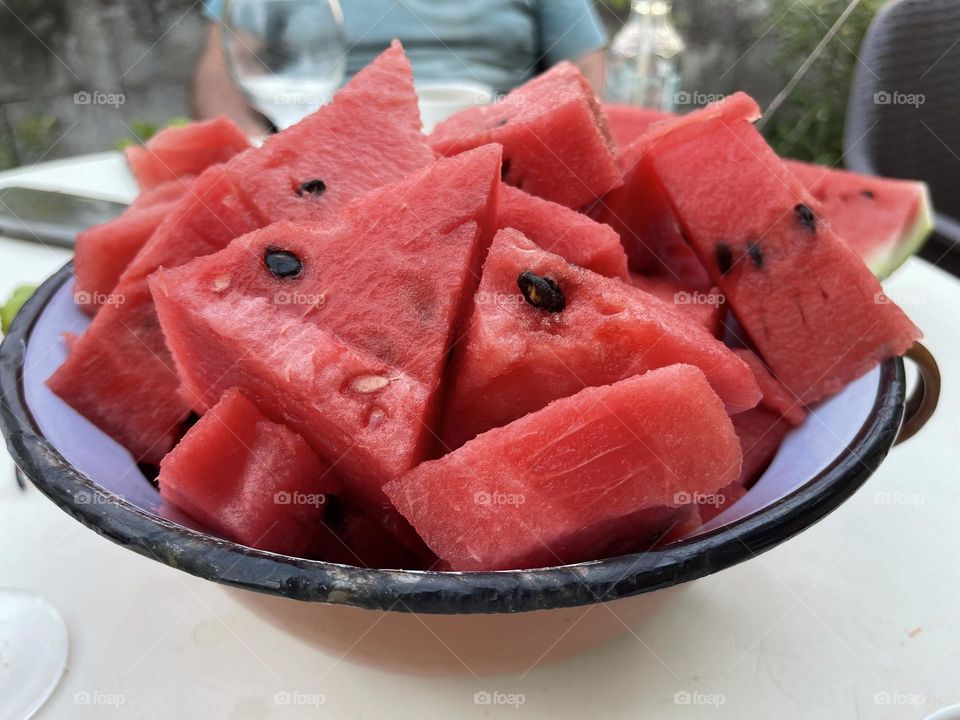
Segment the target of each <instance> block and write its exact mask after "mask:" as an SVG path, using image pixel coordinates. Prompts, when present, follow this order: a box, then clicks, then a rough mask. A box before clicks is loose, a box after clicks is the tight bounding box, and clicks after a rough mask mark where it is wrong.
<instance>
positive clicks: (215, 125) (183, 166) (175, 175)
mask: <svg viewBox="0 0 960 720" xmlns="http://www.w3.org/2000/svg"><path fill="white" fill-rule="evenodd" d="M249 148H250V140H249V139H247V136H246V135H245V134H244V132H243V131H242V130H241V129H240V128H239V127H237V126H236V125H235V124H234V123H233V121H232V120H230V119H228V118H226V117H223V116H221V117H216V118H213V119H212V120H204V121H202V122H193V123H190V124H188V125H184V126H183V127H169V128H166V129H165V130H161V131H160V132H159V133H157V134H156V135H154V136H153V137H152V138H150V140H148V141H147V143H146V145H133V146H131V147H129V148H127V149H126V156H127V162H128V163H129V164H130V170H131V171H132V172H133V175H134V177H136V179H137V182H138V183H139V185H140V187H141V188H142V189H144V190H150V189H152V188H155V187H157V186H159V185H163V184H164V183H168V182H171V181H173V180H177V179H179V178H185V177H190V176H194V175H199V174H200V173H202V172H203V171H204V170H206V169H207V168H208V167H211V166H213V165H219V164H221V163H225V162H227V161H228V160H230V159H231V158H233V157H234V156H235V155H237V154H239V153H242V152H243V151H244V150H247V149H249Z"/></svg>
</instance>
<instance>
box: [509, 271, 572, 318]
mask: <svg viewBox="0 0 960 720" xmlns="http://www.w3.org/2000/svg"><path fill="white" fill-rule="evenodd" d="M517 286H518V287H519V288H520V292H522V293H523V299H524V300H526V301H527V302H528V303H530V304H531V305H533V306H534V307H535V308H537V310H543V311H545V312H552V313H555V312H560V311H561V310H563V309H564V308H565V307H566V306H567V300H566V298H564V296H563V290H561V289H560V286H559V285H557V284H556V283H555V282H554V281H553V280H551V279H550V278H548V277H541V276H540V275H535V274H534V273H532V272H522V273H520V275H519V276H518V277H517Z"/></svg>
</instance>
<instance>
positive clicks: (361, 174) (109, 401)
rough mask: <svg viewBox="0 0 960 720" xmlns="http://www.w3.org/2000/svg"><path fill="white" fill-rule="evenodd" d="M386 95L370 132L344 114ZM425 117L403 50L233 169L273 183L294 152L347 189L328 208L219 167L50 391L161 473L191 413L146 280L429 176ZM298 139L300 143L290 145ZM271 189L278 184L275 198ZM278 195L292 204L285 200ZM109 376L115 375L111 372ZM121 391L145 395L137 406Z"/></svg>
mask: <svg viewBox="0 0 960 720" xmlns="http://www.w3.org/2000/svg"><path fill="white" fill-rule="evenodd" d="M387 86H390V89H389V90H388V87H387ZM380 92H384V93H387V95H388V97H390V98H393V100H392V101H390V102H387V103H386V105H384V106H383V107H381V106H380V105H376V104H371V105H370V106H369V107H368V108H366V112H367V114H368V116H369V117H370V120H371V122H370V123H367V122H366V121H364V123H362V124H358V123H347V124H344V123H343V110H342V109H341V108H340V106H339V105H338V102H339V98H340V97H341V96H345V101H344V102H345V104H346V105H347V106H348V107H350V108H351V109H352V110H353V111H356V102H357V98H358V97H363V98H368V99H369V98H371V97H372V96H373V95H376V94H377V93H380ZM398 98H406V102H407V103H408V105H409V107H407V108H406V110H401V108H400V107H399V105H398V100H397V99H398ZM371 102H372V101H371ZM374 108H380V109H381V110H383V112H384V113H386V114H385V115H383V116H382V117H379V119H380V122H379V123H374V122H373V120H374V119H376V118H377V117H378V116H377V114H376V113H373V112H372V110H373V109H374ZM417 112H418V111H417V109H416V98H415V96H414V94H413V89H412V80H411V73H410V67H409V63H407V61H406V58H405V56H404V55H403V52H402V50H401V49H400V48H399V47H396V46H395V47H394V48H392V49H391V50H388V51H387V52H386V53H384V54H383V55H381V56H380V57H379V58H377V59H376V60H374V62H373V63H372V64H371V65H369V66H368V67H367V68H365V69H364V70H362V71H361V72H359V73H357V75H356V76H354V78H353V79H352V80H351V82H350V83H349V84H348V85H347V86H346V87H345V88H344V89H343V90H341V91H340V93H338V94H337V96H336V97H335V98H334V100H333V102H332V103H331V104H329V105H327V106H324V107H323V108H321V109H320V110H319V111H318V112H317V113H316V114H314V115H313V116H311V117H309V118H307V119H306V120H304V121H303V122H302V123H301V124H300V125H298V126H296V127H295V128H291V129H290V130H288V131H285V132H283V133H280V134H279V135H277V136H276V138H274V139H273V140H272V141H271V143H269V145H268V147H265V148H254V149H251V150H249V151H247V152H246V153H244V154H242V155H241V156H239V157H237V158H234V159H233V160H232V161H231V167H240V166H242V167H245V168H248V172H254V168H255V167H256V166H257V162H258V161H257V158H259V157H261V153H262V154H263V157H264V158H265V160H264V161H263V163H262V167H261V170H262V171H263V172H265V173H267V174H270V171H269V169H268V168H269V167H270V163H271V162H274V161H279V160H280V159H282V158H283V157H286V156H288V155H289V154H291V153H294V152H295V153H296V154H297V155H298V159H297V161H296V163H294V165H292V167H296V168H298V169H299V170H304V171H306V170H308V169H310V168H323V169H324V170H325V172H328V173H330V174H328V176H327V177H328V179H329V178H332V177H334V175H335V176H336V177H337V178H338V183H337V190H336V192H331V193H330V194H329V195H326V196H325V197H324V196H323V195H321V196H317V194H316V193H305V194H304V195H303V197H300V196H299V195H297V194H296V192H295V189H294V188H291V187H290V186H289V183H287V184H285V185H283V190H287V191H289V193H288V197H287V198H286V199H284V198H282V197H281V196H279V195H276V194H275V193H274V194H271V193H270V192H267V191H266V190H265V191H264V193H265V194H264V195H263V196H262V197H253V196H251V195H249V194H248V192H241V191H240V186H239V185H238V184H237V183H238V182H239V183H242V184H243V187H244V188H246V189H247V190H249V188H250V187H252V185H251V183H255V182H256V181H255V179H252V178H250V177H246V176H240V175H237V174H236V173H232V172H229V171H228V170H227V169H226V168H225V167H221V166H216V167H212V168H209V169H208V170H207V171H205V172H204V173H203V174H202V175H201V176H200V178H198V179H197V182H196V185H195V186H193V188H192V189H191V192H189V193H188V194H187V195H186V196H185V197H184V198H183V200H182V201H181V202H179V203H178V204H177V205H176V207H174V209H173V211H172V212H171V213H170V215H169V216H168V217H167V219H166V220H165V221H164V222H163V223H162V224H161V225H160V227H159V228H157V231H156V232H155V233H154V235H153V236H152V237H151V238H150V240H149V241H148V242H147V244H146V246H144V248H143V249H142V250H141V251H140V252H139V253H138V255H137V256H136V258H134V260H133V261H132V262H131V263H130V265H129V267H128V268H127V269H126V271H125V272H124V274H123V276H122V278H121V282H120V283H119V284H118V286H117V288H116V290H115V291H114V294H115V295H117V298H118V299H117V301H116V304H114V305H111V307H109V308H106V309H105V310H104V311H101V312H100V313H98V315H97V317H96V318H95V320H94V322H93V324H92V325H91V326H90V328H89V329H88V330H87V332H86V333H85V334H84V336H83V337H82V338H81V339H80V340H79V341H78V342H77V344H76V347H75V348H74V351H73V352H72V353H71V355H70V356H69V357H68V359H67V362H66V363H65V364H64V365H63V367H61V368H60V369H59V370H58V371H57V372H56V373H55V374H54V376H53V377H52V378H51V379H50V386H51V388H53V389H54V391H55V392H56V393H57V394H58V395H60V396H61V397H62V398H63V399H64V400H66V401H67V402H68V403H70V405H72V406H73V407H74V408H75V409H77V410H79V411H80V412H81V413H82V414H83V415H84V416H86V417H87V418H88V419H90V420H91V421H93V422H94V423H95V424H96V425H98V426H99V427H100V428H102V429H103V430H104V431H106V432H107V433H109V434H110V435H111V436H113V437H114V438H116V439H118V440H121V441H122V442H123V444H124V445H125V446H126V447H127V449H128V450H130V452H131V453H132V454H133V455H134V457H135V458H137V459H138V460H144V461H146V462H150V463H153V464H156V463H158V462H159V460H160V458H162V457H163V455H164V454H165V453H166V452H167V451H168V450H169V449H170V447H171V446H172V442H173V441H174V439H175V438H176V436H177V433H178V432H179V430H178V428H179V424H180V422H181V421H182V420H183V419H184V417H185V416H186V414H187V413H188V411H189V407H188V406H187V405H186V404H184V403H182V402H177V393H176V389H177V386H178V383H177V379H176V377H175V374H174V373H173V372H172V368H173V362H172V359H171V358H170V355H169V352H168V351H167V350H166V346H165V344H164V341H163V336H162V333H161V331H160V326H159V323H158V321H157V319H156V313H155V311H154V308H153V303H152V301H151V299H150V294H149V290H148V288H147V285H146V279H147V277H148V276H149V275H150V274H151V273H152V272H154V271H155V270H156V269H157V268H158V267H160V266H164V267H168V268H169V267H176V266H179V265H183V264H184V263H186V262H189V261H190V260H191V259H193V258H195V257H198V256H202V255H207V254H210V253H214V252H217V251H218V250H221V249H222V248H224V247H226V245H227V244H228V243H229V242H230V241H231V240H233V239H234V238H236V237H238V236H240V235H243V234H244V233H247V232H250V231H252V230H255V229H257V228H259V227H262V226H263V225H264V224H265V223H266V221H267V220H272V219H275V218H276V216H277V215H278V214H280V213H283V212H287V211H289V212H290V213H291V215H292V216H296V217H300V218H307V217H308V218H310V219H312V220H314V221H316V222H323V221H327V220H329V219H330V218H333V217H336V216H337V215H338V214H339V212H340V211H342V210H343V209H344V207H345V206H346V204H347V203H348V201H349V200H351V199H353V198H354V197H356V196H357V195H359V194H361V193H362V192H365V191H369V190H372V189H374V188H377V187H380V186H382V185H384V184H387V183H390V182H395V181H397V180H399V179H400V178H401V177H403V176H404V175H406V174H407V173H410V172H413V171H415V170H418V169H420V168H422V167H424V166H425V165H427V164H428V163H430V162H432V161H433V153H432V152H431V151H430V149H429V148H428V147H427V146H426V145H425V142H424V139H423V137H422V136H420V135H419V134H411V133H410V131H409V127H408V125H409V123H410V118H414V117H417ZM395 115H396V116H397V117H399V118H401V119H396V118H395V117H394V116H395ZM403 118H406V119H403ZM328 122H329V123H330V124H331V127H330V128H328V127H327V123H328ZM353 128H356V132H354V130H353ZM378 128H379V131H378ZM288 132H289V133H291V136H292V137H294V138H295V139H296V141H295V143H290V142H287V141H285V140H284V138H285V137H287V133H288ZM331 132H334V133H335V134H336V137H337V140H336V142H334V141H332V140H331V135H330V133H331ZM378 132H379V134H378ZM310 133H315V134H316V138H317V139H316V141H313V140H311V136H310ZM292 145H295V146H296V147H295V148H294V147H292ZM276 179H277V178H273V180H276ZM272 182H273V181H270V182H268V184H269V185H271V187H272V186H273V185H272ZM277 192H280V193H281V195H283V192H282V191H281V190H277ZM351 193H353V195H351ZM290 198H293V200H292V201H291V200H290ZM248 199H249V201H250V202H248ZM121 298H122V299H121ZM106 310H109V312H107V311H106ZM118 348H123V349H124V355H123V360H122V361H120V360H117V359H116V358H115V355H116V354H117V351H118ZM108 367H109V368H110V369H111V374H110V375H106V374H104V372H102V369H103V368H108ZM120 388H140V389H141V390H140V392H136V393H133V394H131V393H130V392H121V391H120ZM131 418H136V419H135V420H133V419H131Z"/></svg>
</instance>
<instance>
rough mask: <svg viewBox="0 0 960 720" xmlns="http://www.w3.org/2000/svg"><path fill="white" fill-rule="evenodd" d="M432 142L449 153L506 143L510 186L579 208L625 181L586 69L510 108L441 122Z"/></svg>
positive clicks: (566, 70)
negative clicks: (585, 77)
mask: <svg viewBox="0 0 960 720" xmlns="http://www.w3.org/2000/svg"><path fill="white" fill-rule="evenodd" d="M429 142H430V145H431V146H433V149H434V150H436V151H437V152H438V153H440V154H442V155H456V154H457V153H461V152H463V151H465V150H469V149H471V148H475V147H479V146H481V145H486V144H487V143H499V144H501V145H503V158H504V160H503V178H504V180H506V182H508V183H509V184H511V185H513V186H514V187H518V188H520V189H522V190H525V191H526V192H528V193H531V194H533V195H537V196H539V197H542V198H545V199H547V200H551V201H552V202H555V203H558V204H560V205H566V206H567V207H569V208H573V209H574V210H578V209H580V208H581V207H583V206H585V205H587V204H589V203H591V202H593V201H594V200H596V199H597V198H598V197H600V196H601V195H603V194H604V193H605V192H607V191H609V190H611V189H612V188H614V187H617V186H618V185H620V183H621V180H622V179H621V177H620V171H619V170H618V168H617V163H616V159H615V158H614V155H613V151H612V148H611V143H610V136H609V134H608V132H607V128H606V121H605V120H604V118H603V114H602V113H601V112H600V105H599V103H598V102H597V99H596V98H595V97H594V95H593V91H592V90H591V89H590V86H589V84H588V83H587V81H586V80H585V79H584V77H583V75H581V74H580V71H579V70H577V69H576V68H575V67H574V66H573V65H571V64H570V63H566V62H564V63H559V64H557V65H555V66H554V67H553V68H551V69H550V70H548V71H547V72H545V73H543V74H542V75H540V76H538V77H536V78H534V79H533V80H531V81H529V82H528V83H526V84H525V85H522V86H521V87H519V88H517V89H515V90H514V91H513V92H511V93H510V94H509V95H507V97H506V98H505V99H504V100H503V101H502V102H498V103H495V104H493V105H487V106H484V107H475V108H470V109H469V110H464V111H463V112H460V113H458V114H456V115H454V116H453V117H451V118H449V119H447V120H446V121H444V122H442V123H440V125H439V126H438V127H437V128H436V130H434V131H433V134H432V135H431V136H430V138H429Z"/></svg>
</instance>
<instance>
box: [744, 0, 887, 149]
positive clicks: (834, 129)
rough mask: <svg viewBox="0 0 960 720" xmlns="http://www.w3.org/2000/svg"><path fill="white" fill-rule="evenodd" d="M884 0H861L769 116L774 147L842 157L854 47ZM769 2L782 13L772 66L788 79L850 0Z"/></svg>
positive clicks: (768, 129)
mask: <svg viewBox="0 0 960 720" xmlns="http://www.w3.org/2000/svg"><path fill="white" fill-rule="evenodd" d="M884 1H885V0H861V2H860V5H859V6H858V7H857V8H856V10H854V11H853V13H852V14H851V15H850V17H848V18H847V20H846V22H845V23H844V25H843V27H841V29H840V31H839V32H838V33H837V35H836V37H834V38H833V39H832V40H831V41H830V43H829V44H828V45H827V46H826V48H825V49H824V51H823V53H822V54H821V55H820V57H819V58H818V59H817V60H816V62H814V64H813V65H812V66H811V67H810V69H809V70H808V71H807V74H806V76H805V77H804V78H803V80H802V81H801V82H800V83H799V84H798V85H797V87H796V88H795V89H794V91H793V93H792V94H791V95H790V97H789V98H787V100H786V102H784V104H783V105H782V106H781V107H780V109H779V110H778V111H777V113H776V115H774V116H773V117H771V118H770V119H769V120H768V122H767V125H766V128H765V134H766V136H767V140H768V141H769V142H770V144H771V145H773V147H774V148H775V149H776V150H777V152H778V153H780V154H781V155H783V156H785V157H792V158H797V159H799V160H808V161H811V162H818V163H823V164H826V165H834V164H839V163H840V159H841V157H842V155H843V149H842V143H843V125H844V120H845V118H846V113H847V98H848V96H849V92H850V83H851V82H852V80H853V72H854V69H855V68H856V65H857V63H858V60H857V57H856V54H855V53H857V52H858V51H859V49H860V43H861V42H862V41H863V36H864V34H865V33H866V31H867V28H868V27H869V25H870V21H871V20H872V19H873V16H874V15H875V14H876V12H877V10H878V9H879V8H880V6H881V5H883V4H884ZM771 5H772V7H771V10H770V15H769V17H770V18H774V19H776V18H781V19H780V20H779V22H777V24H776V25H775V26H774V28H773V29H772V30H771V31H770V33H769V39H770V46H771V47H772V48H774V55H773V67H774V68H775V72H777V73H778V74H779V75H780V76H781V77H782V81H783V84H784V85H786V83H787V81H788V80H789V79H790V78H791V76H792V75H793V74H794V73H795V72H796V71H797V69H798V68H799V67H800V65H801V64H802V63H803V62H804V60H806V59H807V57H809V56H810V53H812V52H813V50H814V48H815V47H816V46H817V43H819V42H820V41H821V40H822V39H823V37H824V35H826V33H827V31H828V29H829V28H830V27H832V26H833V23H834V22H835V21H836V20H837V18H838V17H840V15H841V14H842V13H843V11H844V10H845V9H846V8H847V6H848V5H849V0H800V2H797V1H796V0H772V3H771ZM766 29H767V28H766V27H764V28H762V29H761V30H759V32H763V31H765V30H766Z"/></svg>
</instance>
